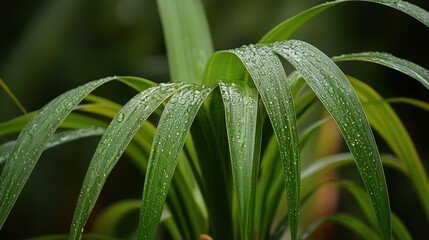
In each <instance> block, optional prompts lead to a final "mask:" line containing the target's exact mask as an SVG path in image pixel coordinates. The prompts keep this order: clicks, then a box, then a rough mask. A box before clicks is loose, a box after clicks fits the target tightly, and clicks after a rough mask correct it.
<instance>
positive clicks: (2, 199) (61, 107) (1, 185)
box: [0, 77, 115, 228]
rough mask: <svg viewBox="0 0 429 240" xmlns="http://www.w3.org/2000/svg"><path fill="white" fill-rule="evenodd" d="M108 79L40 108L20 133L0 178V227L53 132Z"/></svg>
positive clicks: (109, 79)
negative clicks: (86, 97)
mask: <svg viewBox="0 0 429 240" xmlns="http://www.w3.org/2000/svg"><path fill="white" fill-rule="evenodd" d="M113 79H115V78H114V77H109V78H105V79H100V80H97V81H93V82H90V83H87V84H85V85H82V86H80V87H78V88H75V89H73V90H70V91H68V92H66V93H64V94H62V95H61V96H59V97H57V98H55V99H54V100H52V101H51V102H49V103H48V104H47V105H46V106H45V107H43V108H42V109H41V110H40V111H39V112H38V113H37V114H36V115H35V116H34V118H32V119H31V120H30V121H29V122H28V123H27V125H26V126H25V128H24V129H23V130H22V131H21V133H20V134H19V136H18V139H17V140H16V144H15V146H14V147H13V148H12V150H11V153H10V158H9V159H8V160H7V162H6V165H5V167H4V169H3V172H2V175H1V177H0V228H1V226H3V224H4V221H5V220H6V218H7V216H8V215H9V213H10V211H11V209H12V207H13V205H14V204H15V201H16V199H17V198H18V195H19V194H20V192H21V190H22V188H23V187H24V184H25V183H26V181H27V179H28V177H29V176H30V174H31V172H32V170H33V168H34V166H35V165H36V163H37V160H38V159H39V157H40V155H41V154H42V152H43V150H44V148H45V146H46V144H47V143H48V141H49V139H50V138H51V136H52V135H53V134H54V132H55V130H56V129H57V128H58V126H59V125H60V124H61V122H62V121H63V120H64V119H65V118H66V116H67V115H68V114H69V113H70V112H71V111H72V110H73V108H74V107H75V106H76V105H77V104H79V102H80V101H82V99H83V98H84V97H85V96H87V95H88V94H89V93H90V92H91V91H93V90H94V89H95V88H97V87H99V86H100V85H102V84H104V83H106V82H109V81H111V80H113Z"/></svg>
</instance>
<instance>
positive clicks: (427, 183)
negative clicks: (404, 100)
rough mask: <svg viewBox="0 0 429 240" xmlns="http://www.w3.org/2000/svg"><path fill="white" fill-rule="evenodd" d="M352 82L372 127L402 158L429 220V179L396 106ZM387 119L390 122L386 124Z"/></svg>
mask: <svg viewBox="0 0 429 240" xmlns="http://www.w3.org/2000/svg"><path fill="white" fill-rule="evenodd" d="M349 80H350V82H351V83H352V84H353V87H354V88H355V90H356V92H357V94H358V95H359V97H360V99H361V101H362V102H363V103H365V104H364V106H365V112H366V113H367V116H368V120H369V121H370V123H371V125H372V127H373V128H374V129H375V130H376V131H377V132H378V133H379V134H380V135H381V136H382V137H383V139H384V140H385V141H386V142H387V144H388V145H389V146H390V147H391V148H392V150H393V152H394V153H395V154H396V156H398V158H399V159H401V162H402V164H403V165H404V166H405V168H406V171H407V172H408V177H409V178H410V180H411V182H412V183H413V186H414V187H415V188H416V190H417V193H418V195H419V197H420V202H421V203H422V205H423V208H424V210H425V213H426V218H427V219H429V202H428V201H427V197H428V196H429V180H428V176H427V174H426V173H425V168H424V166H423V164H422V161H421V159H420V157H419V155H418V153H417V150H416V148H415V146H414V144H413V141H412V139H411V137H410V135H409V134H408V132H407V130H406V129H405V127H404V125H403V124H402V122H401V120H400V119H399V117H398V115H396V113H395V112H394V110H393V109H392V107H390V106H389V104H388V103H386V102H385V101H383V98H381V96H380V95H379V94H378V93H377V92H375V91H374V90H373V89H372V88H371V87H370V86H368V85H366V84H365V83H363V82H361V81H358V80H357V79H354V78H352V77H349ZM386 119H388V120H387V121H386Z"/></svg>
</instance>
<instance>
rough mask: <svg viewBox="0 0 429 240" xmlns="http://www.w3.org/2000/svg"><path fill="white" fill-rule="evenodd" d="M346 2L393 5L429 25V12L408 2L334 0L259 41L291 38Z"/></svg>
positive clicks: (286, 23) (398, 0) (276, 29)
mask: <svg viewBox="0 0 429 240" xmlns="http://www.w3.org/2000/svg"><path fill="white" fill-rule="evenodd" d="M346 2H371V3H378V4H382V5H385V6H388V7H392V8H394V9H396V10H399V11H401V12H404V13H406V14H408V15H410V16H411V17H413V18H415V19H417V20H419V21H420V22H422V23H423V24H425V25H426V26H428V27H429V13H428V12H427V11H426V10H424V9H422V8H420V7H418V6H416V5H414V4H411V3H408V2H405V1H400V0H338V1H332V2H327V3H323V4H320V5H318V6H315V7H313V8H310V9H308V10H306V11H303V12H301V13H299V14H297V15H295V16H293V17H291V18H289V19H287V20H286V21H284V22H282V23H280V24H279V25H277V26H276V27H275V28H273V29H272V30H271V31H269V32H268V33H267V34H265V35H264V37H262V39H261V40H260V41H259V43H272V42H276V41H282V40H287V39H289V38H290V36H291V35H292V34H293V33H294V32H295V31H296V30H298V29H299V28H300V27H301V26H302V25H303V24H304V23H306V22H307V21H309V20H311V19H312V18H314V17H315V16H317V15H319V14H320V13H322V12H324V11H325V10H327V9H329V8H331V7H333V6H336V5H339V4H340V3H346Z"/></svg>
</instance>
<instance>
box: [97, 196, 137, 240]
mask: <svg viewBox="0 0 429 240" xmlns="http://www.w3.org/2000/svg"><path fill="white" fill-rule="evenodd" d="M140 202H141V201H140V200H138V199H128V200H122V201H120V202H117V203H114V204H112V205H111V206H109V207H108V208H107V209H105V210H103V212H101V214H100V215H99V216H98V217H97V219H96V220H95V222H94V225H93V227H92V231H93V232H94V233H97V234H104V235H108V236H113V235H114V233H115V229H116V228H117V226H118V224H119V223H120V221H121V220H122V218H123V217H125V216H126V215H127V214H129V213H131V212H134V211H139V210H140V205H141V204H140Z"/></svg>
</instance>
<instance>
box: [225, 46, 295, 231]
mask: <svg viewBox="0 0 429 240" xmlns="http://www.w3.org/2000/svg"><path fill="white" fill-rule="evenodd" d="M232 52H233V53H234V54H236V55H237V56H238V57H239V58H240V59H241V60H242V62H243V64H244V65H245V67H246V68H247V71H248V72H249V74H250V76H251V77H252V79H253V81H254V82H255V85H256V87H257V89H258V92H259V94H260V95H261V99H262V101H263V103H264V106H265V108H266V109H267V113H268V117H269V118H270V120H271V124H272V126H273V129H274V132H275V135H276V137H277V141H278V144H279V150H280V157H281V160H282V163H283V177H284V182H285V185H286V186H285V187H286V192H287V199H288V215H289V222H290V228H291V236H292V239H296V237H297V229H298V216H299V200H300V180H301V178H300V158H299V152H300V149H299V144H298V130H297V124H296V116H295V108H294V105H293V100H292V93H291V91H290V89H289V86H288V85H287V77H286V73H285V72H284V69H283V66H282V64H281V62H280V59H279V58H278V57H277V56H276V55H275V54H274V53H273V52H272V51H271V50H270V48H269V47H267V46H264V45H255V46H253V45H250V46H243V47H242V48H239V49H236V50H233V51H232Z"/></svg>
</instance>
